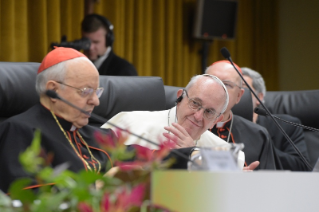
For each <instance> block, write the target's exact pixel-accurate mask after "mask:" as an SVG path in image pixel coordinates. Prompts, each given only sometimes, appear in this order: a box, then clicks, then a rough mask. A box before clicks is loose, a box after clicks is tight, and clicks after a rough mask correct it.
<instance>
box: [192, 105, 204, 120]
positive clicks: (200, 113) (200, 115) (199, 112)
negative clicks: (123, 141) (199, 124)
mask: <svg viewBox="0 0 319 212" xmlns="http://www.w3.org/2000/svg"><path fill="white" fill-rule="evenodd" d="M202 109H203V108H199V109H198V110H196V112H195V113H194V118H195V119H196V121H202V120H203V119H204V109H203V110H202Z"/></svg>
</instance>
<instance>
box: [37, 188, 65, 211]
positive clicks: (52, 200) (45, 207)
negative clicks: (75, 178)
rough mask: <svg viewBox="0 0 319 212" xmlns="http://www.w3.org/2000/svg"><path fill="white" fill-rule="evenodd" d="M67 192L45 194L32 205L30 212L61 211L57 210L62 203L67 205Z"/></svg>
mask: <svg viewBox="0 0 319 212" xmlns="http://www.w3.org/2000/svg"><path fill="white" fill-rule="evenodd" d="M69 195H70V193H69V192H63V191H61V192H59V193H56V194H50V193H47V194H45V195H42V196H41V198H39V199H38V200H37V201H36V203H35V204H33V205H32V207H31V211H32V212H43V211H61V210H60V209H59V208H60V206H61V205H62V204H63V203H67V201H68V199H69Z"/></svg>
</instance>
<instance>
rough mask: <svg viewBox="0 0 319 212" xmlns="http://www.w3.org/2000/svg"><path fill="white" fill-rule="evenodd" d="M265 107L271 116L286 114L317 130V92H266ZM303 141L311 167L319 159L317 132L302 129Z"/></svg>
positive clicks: (318, 126)
mask: <svg viewBox="0 0 319 212" xmlns="http://www.w3.org/2000/svg"><path fill="white" fill-rule="evenodd" d="M265 105H266V106H267V108H268V109H269V111H270V112H271V113H273V114H288V115H291V116H295V117H297V118H299V119H300V121H301V123H302V124H303V125H306V126H309V127H313V128H317V129H319V110H318V105H319V90H306V91H268V92H267V93H266V96H265ZM304 134H305V141H306V144H307V149H308V153H309V159H310V164H311V165H312V166H314V165H315V163H316V162H317V160H318V157H319V132H313V131H310V130H306V129H304Z"/></svg>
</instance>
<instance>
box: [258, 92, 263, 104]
mask: <svg viewBox="0 0 319 212" xmlns="http://www.w3.org/2000/svg"><path fill="white" fill-rule="evenodd" d="M258 98H259V99H260V100H261V101H263V100H264V94H263V93H259V94H258ZM256 100H257V99H256ZM256 104H257V106H258V105H260V103H259V101H258V100H257V101H256Z"/></svg>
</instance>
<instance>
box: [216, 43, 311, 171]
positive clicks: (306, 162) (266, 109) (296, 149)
mask: <svg viewBox="0 0 319 212" xmlns="http://www.w3.org/2000/svg"><path fill="white" fill-rule="evenodd" d="M220 52H221V54H222V55H223V57H225V58H226V59H227V60H228V61H229V62H230V63H231V64H232V66H233V67H234V69H235V70H236V71H237V73H238V75H239V76H240V78H241V79H242V80H243V81H244V82H245V83H246V85H247V87H248V89H249V90H250V92H251V93H252V94H253V95H254V96H255V98H256V99H257V100H258V102H259V103H260V105H261V106H262V107H263V108H264V109H265V112H266V114H269V116H270V117H271V119H272V120H273V121H274V122H275V124H276V126H277V127H278V128H279V129H280V131H281V132H282V134H283V135H284V136H285V138H286V139H287V140H288V141H289V143H290V144H291V146H292V147H293V148H294V150H295V151H296V152H297V153H298V155H299V157H300V158H301V160H302V161H303V162H304V163H305V164H306V166H307V167H308V168H309V169H310V170H312V169H313V168H312V166H311V165H310V164H309V162H308V161H307V160H306V158H305V157H304V156H303V155H302V153H301V152H300V150H299V149H298V148H297V147H296V145H295V144H294V142H293V141H292V140H291V139H290V138H289V136H288V135H287V133H286V132H285V131H284V129H283V128H282V127H281V126H280V125H279V123H278V122H277V121H276V119H275V117H274V115H272V114H271V113H270V111H269V110H268V108H267V107H266V106H265V105H264V103H263V102H262V101H261V100H260V99H259V97H258V96H257V94H256V93H255V92H254V90H253V89H252V88H251V87H250V85H249V84H248V83H247V81H246V80H245V79H244V77H243V75H242V74H241V73H240V72H239V71H238V69H237V68H236V66H235V65H234V63H233V60H232V59H231V57H230V53H229V51H228V49H227V48H226V47H223V48H222V49H221V50H220Z"/></svg>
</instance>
